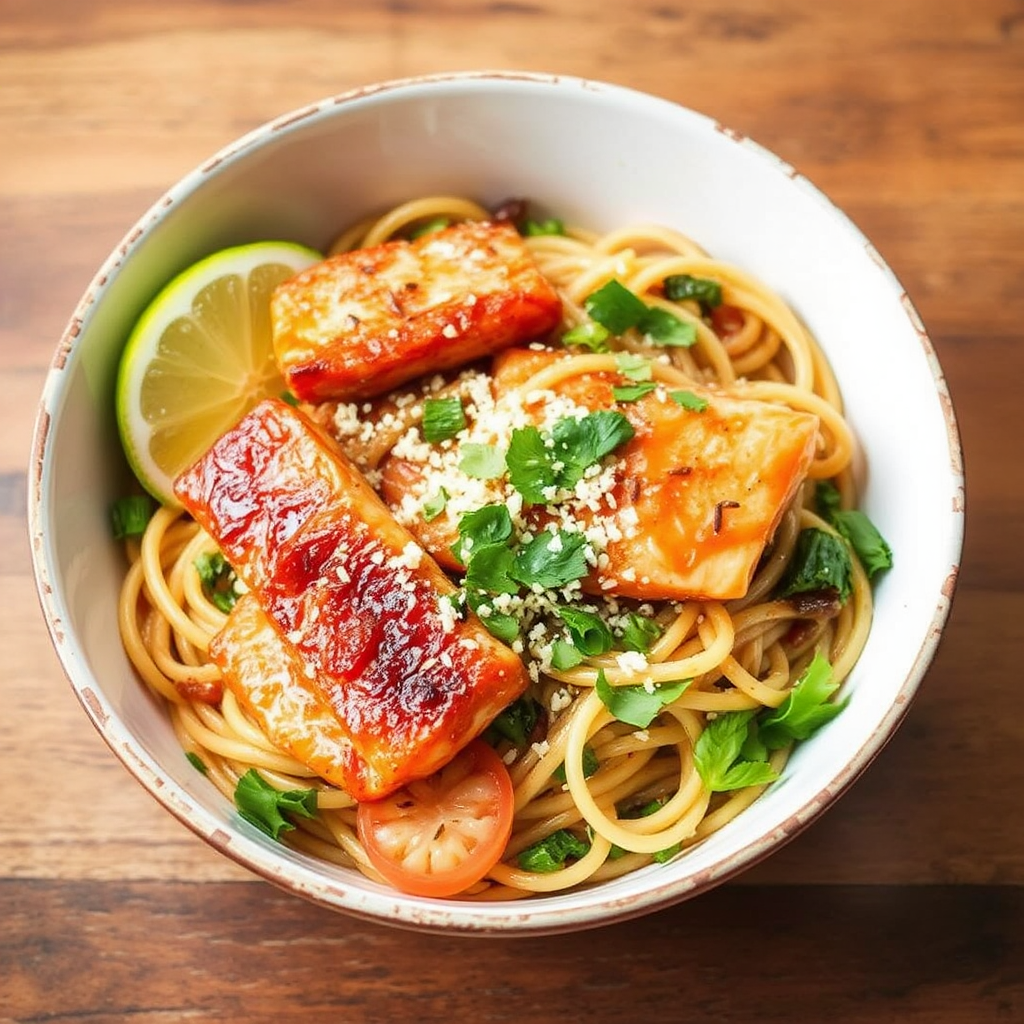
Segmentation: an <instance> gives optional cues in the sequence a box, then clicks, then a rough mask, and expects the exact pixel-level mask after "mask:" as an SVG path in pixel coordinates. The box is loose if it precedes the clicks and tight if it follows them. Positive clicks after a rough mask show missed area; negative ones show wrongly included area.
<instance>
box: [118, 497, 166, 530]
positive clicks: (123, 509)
mask: <svg viewBox="0 0 1024 1024" xmlns="http://www.w3.org/2000/svg"><path fill="white" fill-rule="evenodd" d="M155 511H156V504H155V502H154V501H153V499H152V498H151V497H150V496H149V495H148V494H129V495H126V496H125V497H123V498H118V499H117V501H115V502H114V503H113V505H111V506H110V527H111V530H112V531H113V534H114V540H124V539H125V538H126V537H141V536H142V535H143V534H144V533H145V532H146V526H147V525H148V523H149V521H150V519H151V518H152V517H153V513H154V512H155Z"/></svg>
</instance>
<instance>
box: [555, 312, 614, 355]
mask: <svg viewBox="0 0 1024 1024" xmlns="http://www.w3.org/2000/svg"><path fill="white" fill-rule="evenodd" d="M610 337H611V333H610V332H609V330H608V328H607V327H603V326H602V325H601V324H599V323H597V322H596V321H593V320H592V321H589V322H588V323H585V324H577V325H576V326H575V327H570V328H569V330H567V331H566V332H565V334H563V335H562V344H563V345H577V346H579V347H580V348H589V349H590V351H591V352H607V351H608V339H609V338H610Z"/></svg>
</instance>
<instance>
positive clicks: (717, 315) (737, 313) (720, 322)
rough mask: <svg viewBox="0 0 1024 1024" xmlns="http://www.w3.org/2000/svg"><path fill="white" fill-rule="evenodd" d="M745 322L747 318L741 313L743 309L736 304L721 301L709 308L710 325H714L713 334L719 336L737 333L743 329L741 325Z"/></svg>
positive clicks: (726, 336)
mask: <svg viewBox="0 0 1024 1024" xmlns="http://www.w3.org/2000/svg"><path fill="white" fill-rule="evenodd" d="M746 322H747V318H746V317H745V316H744V315H743V310H742V309H738V308H737V307H736V306H727V305H725V304H724V303H723V304H722V305H721V306H715V308H714V309H713V310H711V326H712V327H714V329H715V334H717V335H718V336H719V337H720V338H728V337H730V336H731V335H733V334H738V333H739V332H740V331H742V330H743V325H744V324H745V323H746Z"/></svg>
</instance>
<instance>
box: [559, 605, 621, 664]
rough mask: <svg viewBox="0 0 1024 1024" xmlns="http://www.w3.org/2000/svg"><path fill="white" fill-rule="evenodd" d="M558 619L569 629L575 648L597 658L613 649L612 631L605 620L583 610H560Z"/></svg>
mask: <svg viewBox="0 0 1024 1024" xmlns="http://www.w3.org/2000/svg"><path fill="white" fill-rule="evenodd" d="M558 617H559V618H560V619H561V620H562V621H563V622H564V623H565V624H566V626H568V627H569V636H570V637H572V642H573V646H574V647H576V648H577V650H580V651H582V652H583V653H584V654H589V655H591V656H595V655H598V654H604V653H605V652H607V651H610V650H611V649H612V642H613V641H612V631H611V630H610V629H609V628H608V627H607V625H605V622H604V619H602V618H601V616H600V615H595V614H594V612H588V611H585V610H584V609H582V608H559V609H558Z"/></svg>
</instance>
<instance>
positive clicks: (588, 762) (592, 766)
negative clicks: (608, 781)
mask: <svg viewBox="0 0 1024 1024" xmlns="http://www.w3.org/2000/svg"><path fill="white" fill-rule="evenodd" d="M600 767H601V762H600V761H599V760H598V759H597V754H595V753H594V748H593V747H592V746H591V745H590V744H589V743H584V744H583V754H582V756H581V758H580V768H582V769H583V778H585V779H589V778H590V776H591V775H596V774H597V771H598V769H599V768H600ZM551 775H552V777H553V778H555V779H557V780H558V781H559V782H563V783H564V782H565V781H566V776H565V763H564V762H563V763H562V764H560V765H559V766H558V767H557V768H556V769H555V770H554V771H553V772H552V773H551Z"/></svg>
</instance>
